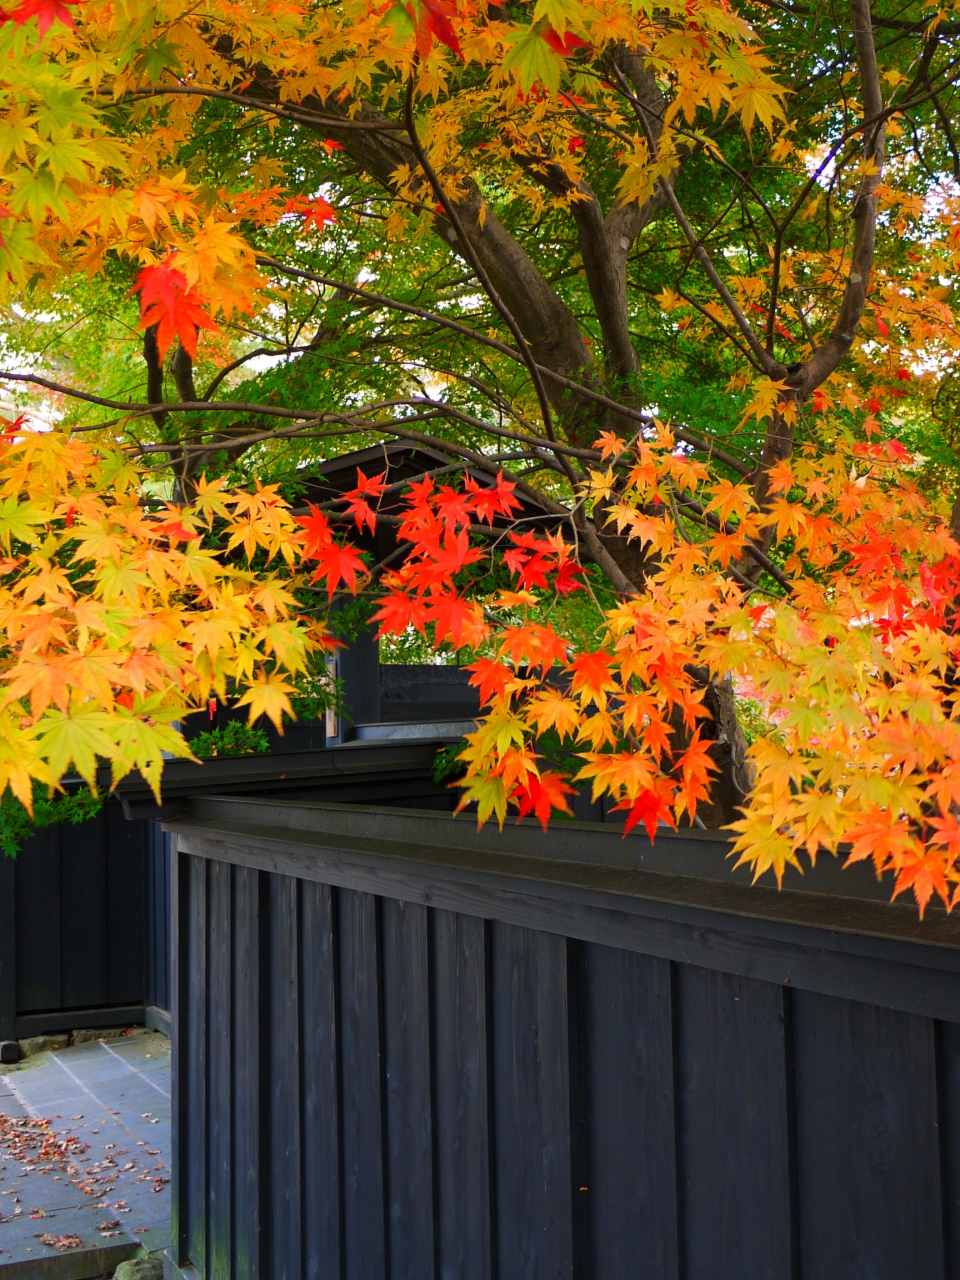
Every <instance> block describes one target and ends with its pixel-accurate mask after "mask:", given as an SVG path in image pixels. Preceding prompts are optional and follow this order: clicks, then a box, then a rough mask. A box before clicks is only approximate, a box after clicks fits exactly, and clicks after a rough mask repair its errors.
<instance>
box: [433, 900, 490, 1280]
mask: <svg viewBox="0 0 960 1280" xmlns="http://www.w3.org/2000/svg"><path fill="white" fill-rule="evenodd" d="M431 915H432V923H433V1001H434V1019H435V1026H436V1033H435V1036H436V1051H435V1083H434V1097H435V1106H436V1113H435V1115H436V1120H435V1128H436V1183H435V1186H436V1204H437V1252H438V1272H439V1275H440V1280H492V1274H493V1273H492V1270H491V1268H492V1257H493V1249H492V1236H491V1232H492V1229H493V1224H492V1222H491V1208H490V1206H491V1195H490V1191H491V1188H490V1178H491V1173H492V1170H491V1161H490V1130H489V1126H490V1107H489V1089H490V1072H489V1070H488V1051H489V1022H488V1018H487V1001H488V987H487V959H488V955H487V928H486V926H485V925H484V922H483V921H482V920H479V919H477V918H476V917H474V916H463V915H456V914H455V913H454V912H452V911H434V912H432V913H431Z"/></svg>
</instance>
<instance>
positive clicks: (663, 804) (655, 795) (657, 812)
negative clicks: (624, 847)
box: [613, 778, 677, 840]
mask: <svg viewBox="0 0 960 1280" xmlns="http://www.w3.org/2000/svg"><path fill="white" fill-rule="evenodd" d="M672 800H673V788H672V786H671V785H670V783H669V782H668V781H667V779H666V778H661V779H659V780H658V782H657V783H656V785H655V786H654V787H652V788H648V789H647V790H646V791H641V792H640V794H639V795H638V796H637V798H636V799H635V800H630V799H627V800H621V801H620V803H619V804H615V805H614V806H613V807H614V809H628V810H629V812H628V814H627V820H626V822H625V823H624V824H623V834H624V835H629V833H630V832H631V831H632V830H633V828H634V827H635V826H636V825H637V823H638V822H642V823H643V825H644V826H645V827H646V829H647V835H648V836H649V837H650V839H651V840H653V839H654V837H655V836H656V834H657V827H658V826H659V824H660V821H661V819H662V820H663V821H664V822H665V823H666V824H667V826H668V827H673V829H674V830H676V827H677V824H676V822H675V820H674V817H673V813H672V812H671V810H670V803H671V801H672Z"/></svg>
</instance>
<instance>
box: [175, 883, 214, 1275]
mask: <svg viewBox="0 0 960 1280" xmlns="http://www.w3.org/2000/svg"><path fill="white" fill-rule="evenodd" d="M209 868H210V864H209V863H208V862H207V861H206V860H205V859H203V858H190V859H189V860H188V861H187V868H186V870H187V875H188V877H189V890H188V899H187V919H186V928H187V935H188V936H187V940H186V949H185V954H184V953H181V954H182V958H183V961H184V964H183V968H182V969H181V975H180V977H181V987H180V997H181V999H182V1000H183V1001H184V1003H185V1010H184V1018H183V1021H182V1022H181V1028H182V1030H183V1031H184V1032H185V1034H186V1041H187V1043H186V1054H185V1066H186V1073H187V1080H186V1097H185V1098H184V1099H183V1101H184V1108H185V1116H184V1118H183V1123H182V1124H181V1126H180V1135H181V1137H182V1136H183V1135H185V1134H189V1135H190V1141H189V1142H188V1144H187V1159H186V1168H185V1174H186V1178H185V1186H184V1196H183V1210H184V1218H185V1232H184V1235H185V1244H186V1252H187V1257H188V1258H189V1260H190V1261H191V1262H192V1263H193V1265H194V1266H195V1267H196V1268H197V1270H198V1271H200V1272H201V1274H202V1273H203V1272H204V1271H205V1270H206V1266H207V1160H208V1151H209V1143H210V1132H209V1128H208V1124H209V1118H208V1109H207V1088H208V1072H209V1050H210V1026H209V1021H208V1009H209V1003H210V985H209V983H210V975H209V972H208V953H207V942H208V939H209V936H210V935H209V917H208V906H207V889H208V878H209Z"/></svg>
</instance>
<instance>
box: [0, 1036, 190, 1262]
mask: <svg viewBox="0 0 960 1280" xmlns="http://www.w3.org/2000/svg"><path fill="white" fill-rule="evenodd" d="M137 1032H139V1033H137ZM137 1032H135V1033H134V1034H133V1035H132V1036H131V1037H129V1038H123V1039H120V1040H111V1041H110V1042H109V1043H104V1042H99V1041H95V1042H93V1043H90V1044H82V1045H76V1046H74V1047H73V1048H68V1049H61V1050H59V1051H56V1052H51V1053H46V1054H44V1055H43V1056H42V1057H41V1058H38V1059H27V1061H26V1062H24V1063H23V1064H22V1065H21V1066H19V1067H14V1068H9V1069H8V1070H7V1072H6V1074H3V1075H0V1280H88V1278H89V1277H93V1276H100V1275H102V1274H103V1273H104V1272H109V1271H112V1270H113V1269H114V1268H115V1267H116V1266H117V1265H118V1264H119V1263H120V1262H122V1261H124V1259H126V1258H130V1257H132V1256H133V1255H134V1254H135V1253H136V1252H137V1250H138V1249H139V1248H140V1247H141V1246H143V1247H144V1248H146V1249H147V1250H149V1251H153V1250H156V1249H161V1248H164V1247H166V1245H167V1244H168V1243H169V1236H170V1187H169V1180H170V1042H169V1040H167V1039H166V1038H165V1037H164V1036H161V1035H158V1034H155V1033H152V1032H145V1031H139V1029H137ZM44 1122H46V1123H44ZM43 1237H46V1239H43Z"/></svg>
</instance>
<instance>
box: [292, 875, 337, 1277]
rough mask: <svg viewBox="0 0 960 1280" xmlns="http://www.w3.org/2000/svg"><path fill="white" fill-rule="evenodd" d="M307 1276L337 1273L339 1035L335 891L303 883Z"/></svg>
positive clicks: (303, 1039) (302, 975)
mask: <svg viewBox="0 0 960 1280" xmlns="http://www.w3.org/2000/svg"><path fill="white" fill-rule="evenodd" d="M300 895H301V896H300V912H301V920H300V945H301V965H300V974H301V992H302V1046H301V1053H302V1061H303V1233H304V1250H303V1268H304V1276H305V1280H340V1275H341V1267H342V1257H341V1244H342V1234H341V1213H342V1195H341V1187H340V1147H341V1143H340V1090H339V1065H340V1037H339V1034H338V1029H337V1022H338V1009H337V993H338V987H339V979H338V973H337V960H338V947H337V932H336V916H335V910H334V903H335V898H334V891H333V890H331V889H330V887H329V886H328V885H320V884H309V883H307V882H302V883H301V886H300Z"/></svg>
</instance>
